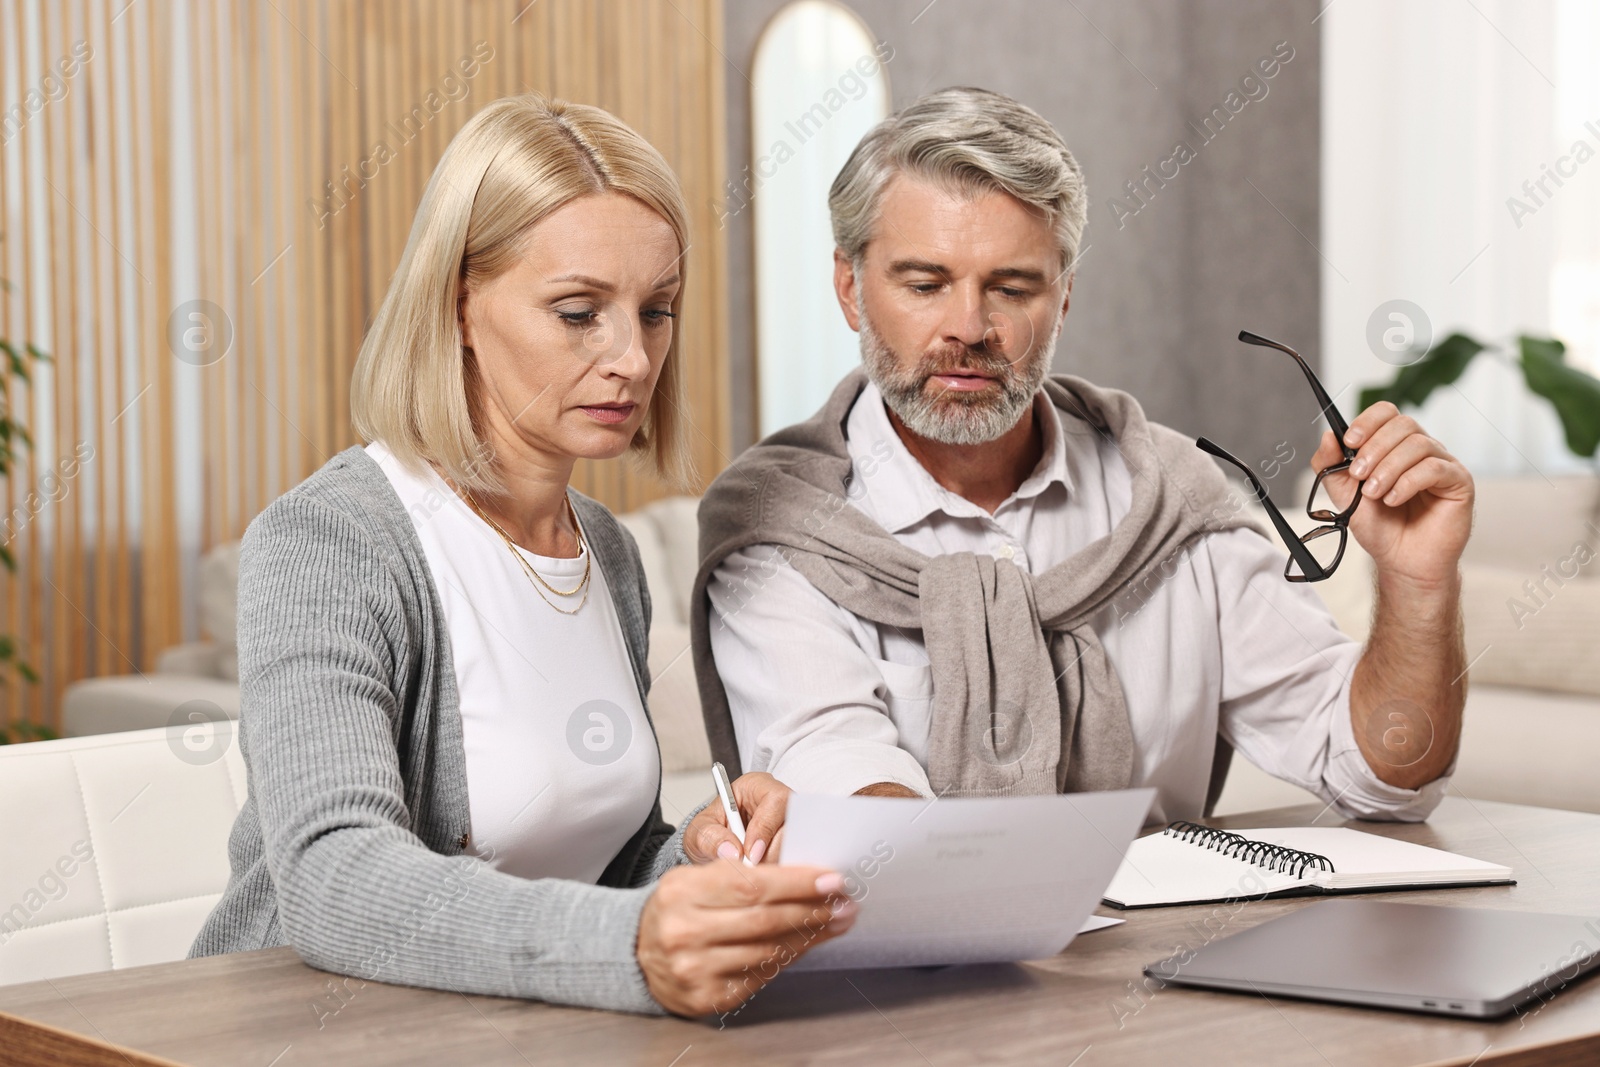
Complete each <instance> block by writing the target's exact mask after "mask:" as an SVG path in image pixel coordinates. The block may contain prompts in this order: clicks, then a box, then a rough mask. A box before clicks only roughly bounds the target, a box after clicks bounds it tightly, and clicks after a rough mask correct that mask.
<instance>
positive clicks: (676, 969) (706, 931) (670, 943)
mask: <svg viewBox="0 0 1600 1067" xmlns="http://www.w3.org/2000/svg"><path fill="white" fill-rule="evenodd" d="M746 777H748V775H747V776H746ZM856 913H857V905H856V903H855V902H854V901H853V900H851V899H850V897H849V896H847V895H845V894H844V877H843V876H842V875H840V874H838V873H837V872H835V871H829V870H824V869H823V868H820V867H780V866H778V865H776V864H767V865H765V866H762V867H746V866H744V865H743V864H741V863H740V862H739V861H738V860H737V859H735V860H718V861H716V862H715V863H712V864H710V865H708V866H704V867H676V868H674V869H672V870H670V871H668V872H667V873H666V874H665V875H663V876H662V878H661V881H660V882H658V883H657V885H656V889H655V892H653V893H651V894H650V899H649V900H647V901H645V905H644V911H643V912H641V913H640V915H639V942H638V948H637V949H636V950H635V955H636V956H637V957H638V960H639V969H640V970H641V971H642V972H643V973H644V980H645V984H646V985H647V986H649V988H650V995H651V996H652V997H654V998H655V999H656V1001H657V1003H659V1004H660V1005H661V1006H662V1007H663V1008H666V1009H667V1010H668V1011H670V1012H674V1013H676V1014H678V1015H705V1014H707V1013H710V1012H717V1011H731V1010H732V1009H733V1008H736V1007H738V1006H739V1005H740V1004H742V1003H744V1002H745V1001H746V1000H748V999H749V998H750V997H751V996H753V995H754V994H755V993H756V991H757V990H759V989H760V988H761V987H762V986H764V985H766V984H767V983H768V982H770V981H772V979H774V978H776V977H777V975H778V971H779V969H780V968H782V967H786V966H788V965H789V964H790V963H792V962H793V961H794V960H796V959H798V958H799V957H800V956H801V955H803V954H804V953H805V951H806V950H807V949H809V948H811V947H812V946H813V945H819V944H821V943H822V942H824V941H827V940H828V939H829V938H833V937H838V936H839V935H840V934H842V933H844V932H845V931H846V930H848V929H850V926H851V924H852V923H854V922H855V918H856Z"/></svg>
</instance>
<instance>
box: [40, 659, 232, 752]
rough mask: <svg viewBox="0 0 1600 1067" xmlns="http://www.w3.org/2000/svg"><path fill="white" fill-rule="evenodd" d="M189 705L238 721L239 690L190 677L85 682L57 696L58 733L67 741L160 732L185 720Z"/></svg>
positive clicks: (218, 681) (128, 676)
mask: <svg viewBox="0 0 1600 1067" xmlns="http://www.w3.org/2000/svg"><path fill="white" fill-rule="evenodd" d="M192 701H200V702H202V703H204V704H205V705H206V706H207V707H208V708H216V709H217V710H219V711H220V712H221V713H222V714H223V715H225V716H227V717H228V718H230V719H237V718H238V717H239V686H238V683H236V682H228V681H224V680H222V679H220V678H203V677H200V676H199V675H191V674H161V673H151V674H144V675H135V674H126V675H110V676H107V677H104V678H85V679H84V680H82V681H80V682H73V683H72V684H71V685H69V686H67V689H66V692H64V693H62V694H61V730H62V732H63V733H64V734H66V735H67V736H68V737H88V736H91V735H93V734H111V733H120V732H122V731H124V730H147V729H150V728H151V727H156V726H161V727H164V726H166V725H167V724H168V723H170V722H172V721H173V719H174V718H179V719H182V718H184V713H183V712H181V711H180V710H179V709H180V708H182V707H183V706H184V705H185V704H188V703H190V702H192Z"/></svg>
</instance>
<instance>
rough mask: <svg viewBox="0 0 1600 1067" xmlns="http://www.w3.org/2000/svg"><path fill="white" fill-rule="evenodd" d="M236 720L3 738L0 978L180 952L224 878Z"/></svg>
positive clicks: (27, 978) (22, 978)
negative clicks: (16, 741) (11, 741)
mask: <svg viewBox="0 0 1600 1067" xmlns="http://www.w3.org/2000/svg"><path fill="white" fill-rule="evenodd" d="M233 735H234V724H233V723H232V722H231V721H229V720H226V719H224V720H222V721H221V722H207V721H204V716H202V721H199V722H192V723H188V724H186V725H183V726H174V727H171V728H165V727H158V728H156V729H153V730H134V731H129V732H124V733H115V734H101V735H98V736H94V737H76V738H66V739H63V740H60V741H35V742H32V743H29V744H22V745H4V746H0V811H3V812H6V813H7V814H8V817H9V818H10V822H11V825H10V826H8V827H7V828H6V834H5V837H4V839H3V843H0V985H6V984H10V983H13V982H31V981H37V980H40V979H44V978H55V977H58V976H60V975H67V974H81V973H85V972H88V971H103V970H109V969H112V968H120V967H139V966H142V965H144V964H147V963H164V962H166V961H168V960H175V959H182V958H183V956H184V955H185V954H186V953H187V952H188V950H189V946H190V945H191V944H192V943H193V942H194V937H195V934H196V933H198V932H199V929H200V924H201V923H202V922H204V921H205V917H206V916H207V915H208V914H210V912H211V908H212V907H213V905H215V904H216V902H217V900H218V898H219V897H221V895H222V890H223V888H224V887H225V886H226V885H227V881H228V850H227V843H228V831H229V830H230V829H231V828H232V826H233V820H234V816H235V815H236V814H237V813H238V811H239V808H240V806H241V805H242V804H243V803H244V799H245V770H244V761H243V760H241V759H240V757H239V746H238V745H237V744H236V743H235V742H236V738H235V737H234V736H233Z"/></svg>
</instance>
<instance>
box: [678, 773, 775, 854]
mask: <svg viewBox="0 0 1600 1067" xmlns="http://www.w3.org/2000/svg"><path fill="white" fill-rule="evenodd" d="M790 792H791V790H790V789H789V787H788V786H786V785H784V784H783V783H782V782H780V781H778V780H777V779H776V778H774V777H772V775H770V774H767V773H766V772H764V771H752V772H750V773H749V774H741V775H740V776H739V777H737V778H735V779H734V780H733V802H734V803H735V804H737V805H738V806H739V817H740V818H742V819H743V820H744V847H743V848H742V849H741V848H740V846H739V839H738V838H737V837H735V836H733V831H732V830H731V829H729V828H728V816H727V813H726V812H724V811H723V810H722V804H721V803H720V802H719V801H715V800H714V801H712V802H711V803H710V804H708V805H706V807H705V808H704V809H703V810H702V811H701V812H700V814H699V815H696V816H695V817H694V821H693V822H691V823H689V828H688V829H687V830H685V831H684V832H683V850H684V851H685V852H687V853H688V854H689V858H690V859H692V860H694V861H695V862H696V863H709V862H711V861H712V860H714V859H718V858H721V859H731V860H738V859H739V858H740V857H741V856H748V857H749V858H750V862H751V863H760V862H761V861H762V859H769V860H773V861H776V860H777V856H778V845H779V843H780V840H779V839H780V838H781V837H782V831H783V817H784V812H785V811H787V810H788V807H789V793H790Z"/></svg>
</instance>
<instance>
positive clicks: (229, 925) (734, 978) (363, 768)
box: [190, 96, 855, 1014]
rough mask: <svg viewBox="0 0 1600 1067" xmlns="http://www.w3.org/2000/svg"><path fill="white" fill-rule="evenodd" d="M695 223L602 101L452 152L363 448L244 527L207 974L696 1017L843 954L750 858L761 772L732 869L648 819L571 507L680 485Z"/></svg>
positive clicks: (373, 353)
mask: <svg viewBox="0 0 1600 1067" xmlns="http://www.w3.org/2000/svg"><path fill="white" fill-rule="evenodd" d="M685 214H686V211H685V207H684V203H683V198H682V194H681V192H680V191H679V188H678V185H677V181H676V179H675V178H674V177H673V175H672V173H671V171H670V170H669V169H668V167H667V165H666V162H665V161H664V160H663V159H662V158H661V156H660V155H659V154H658V153H657V152H656V151H655V150H654V149H653V148H651V147H650V146H649V145H648V144H647V143H646V142H645V141H644V140H643V139H642V138H640V137H639V136H638V134H636V133H634V132H633V131H632V130H631V129H629V128H628V127H627V126H625V125H624V124H622V123H621V122H619V121H618V120H617V119H616V118H614V117H613V116H611V115H609V114H607V113H606V112H604V111H600V110H598V109H595V108H590V107H582V106H579V105H574V104H563V103H560V102H554V101H546V100H543V99H541V98H539V97H536V96H525V97H516V98H508V99H504V100H500V101H497V102H495V103H493V104H491V105H489V106H488V107H486V108H484V109H483V110H482V111H481V112H479V113H478V114H477V115H476V116H474V117H473V118H472V119H471V120H470V121H469V122H468V123H467V124H466V126H465V127H464V128H463V129H462V130H461V132H460V133H459V134H457V136H456V137H455V139H454V140H453V141H452V142H451V144H450V146H449V148H448V149H447V150H446V152H445V154H444V158H443V159H442V160H440V162H439V166H438V168H437V169H436V170H435V171H434V174H433V177H432V179H431V181H430V182H429V183H428V188H427V190H426V192H425V193H424V195H423V199H422V204H421V206H420V208H419V209H418V212H417V217H416V220H415V223H414V225H413V226H412V230H411V236H410V239H409V241H408V242H407V245H406V250H405V254H404V256H403V257H402V259H401V262H400V266H399V268H398V270H397V271H396V272H395V275H394V278H393V281H392V282H391V284H390V287H389V291H388V293H387V295H386V296H385V298H384V302H383V305H382V307H381V308H380V309H379V311H378V315H377V317H376V319H375V320H374V322H373V324H372V328H371V331H370V332H369V334H368V335H367V338H366V341H365V343H364V344H363V346H362V349H361V354H360V357H359V359H358V360H357V363H356V368H355V377H354V382H353V384H352V391H351V407H352V413H353V416H354V423H355V427H356V429H357V431H358V432H359V433H360V434H361V436H362V437H364V438H366V439H367V440H368V441H370V444H368V445H367V446H366V447H365V448H359V447H352V448H350V449H347V450H345V451H344V452H342V453H340V454H339V455H338V456H335V457H334V458H333V459H332V460H331V461H330V462H329V463H328V464H327V465H326V466H325V467H323V468H322V469H321V470H320V471H318V472H317V473H316V474H314V475H312V476H311V477H310V478H308V479H307V480H306V481H305V482H303V483H301V484H300V485H299V486H297V487H296V488H294V489H293V490H291V491H290V492H288V493H286V494H285V495H284V496H283V497H281V498H279V499H278V500H277V501H275V502H274V503H273V504H272V505H271V506H270V507H268V508H267V509H266V510H265V511H264V512H262V514H261V515H260V516H259V517H257V518H256V520H255V521H254V522H252V523H251V524H250V528H249V529H248V530H247V531H246V533H245V537H244V542H243V548H242V551H241V555H240V564H239V638H238V640H239V675H240V684H241V687H242V696H241V701H242V703H241V716H240V744H241V750H242V752H243V753H244V756H245V760H246V765H247V766H248V768H249V797H248V799H247V800H246V802H245V805H244V807H243V809H242V810H241V811H240V814H239V818H238V821H237V822H236V823H235V825H234V829H233V833H232V837H231V839H230V842H229V858H230V861H231V864H232V874H231V877H230V878H229V882H228V887H227V890H226V892H225V893H224V894H223V897H222V900H221V901H220V902H219V903H218V904H217V907H216V909H215V910H214V911H213V912H212V914H211V916H210V917H209V919H208V920H207V921H206V924H205V926H204V928H203V929H202V930H201V932H200V935H199V937H198V938H197V940H196V941H195V944H194V947H193V948H192V949H191V951H190V954H191V955H194V956H200V955H209V954H214V953H219V952H232V951H242V950H248V949H257V948H264V947H267V946H271V945H282V944H288V945H292V946H293V947H294V948H295V950H296V951H297V952H298V953H299V954H300V955H301V957H302V958H303V959H305V960H306V962H308V963H310V964H312V965H313V966H316V967H320V968H323V969H325V970H330V971H335V972H339V973H343V974H349V975H354V976H356V977H359V978H363V979H376V980H381V981H389V982H399V983H405V984H412V985H420V986H433V987H438V988H445V989H453V990H463V991H470V992H480V993H493V994H500V995H505V996H521V997H532V998H538V999H542V1000H549V1001H557V1002H562V1003H568V1004H582V1005H589V1006H594V1007H604V1008H617V1009H624V1010H633V1011H642V1012H651V1011H654V1012H659V1011H661V1010H663V1009H665V1010H667V1011H672V1012H677V1013H680V1014H701V1013H705V1012H710V1011H726V1010H728V1009H730V1008H732V1007H733V1006H735V1005H737V1004H738V1003H740V1002H741V1001H742V1000H744V999H745V998H746V997H748V996H749V995H750V994H751V993H753V992H754V991H755V989H757V988H759V986H760V985H761V981H760V977H759V973H760V972H762V971H763V970H764V971H766V973H769V974H770V973H773V969H772V967H771V961H772V960H773V959H775V958H776V959H780V960H784V961H787V960H788V959H790V958H793V956H795V955H798V954H799V953H801V952H804V951H805V949H806V948H807V947H809V945H810V944H815V943H819V942H820V941H822V940H826V939H827V938H829V937H833V936H836V935H837V934H839V933H841V932H843V931H844V930H845V929H848V927H849V926H850V923H851V922H852V921H853V918H854V914H855V909H854V905H853V904H852V903H851V902H850V901H849V900H848V899H846V898H841V897H839V896H838V891H839V889H840V887H841V886H842V884H843V883H842V880H841V879H840V876H839V875H838V874H837V873H834V872H830V871H825V870H820V869H815V868H796V867H779V866H777V865H775V864H772V863H767V864H760V860H761V859H762V858H763V853H764V852H765V849H766V847H767V846H768V844H770V842H771V841H772V839H773V836H774V834H775V833H776V832H777V830H778V828H779V825H780V824H781V822H782V818H783V807H784V803H785V800H786V796H787V790H786V789H784V788H783V787H782V786H781V785H779V784H778V783H777V782H775V781H774V780H773V779H771V778H770V777H768V776H766V775H755V774H752V775H745V776H743V777H742V778H740V779H739V780H738V781H737V782H736V783H735V784H734V788H735V794H736V796H737V798H738V802H739V805H740V808H741V809H742V810H743V812H744V813H745V815H746V817H747V818H748V820H749V823H750V827H749V831H748V833H747V836H746V840H747V843H748V852H746V853H743V854H741V851H740V848H739V844H738V841H737V839H736V838H735V837H734V836H733V834H732V833H731V832H730V831H729V830H728V827H727V826H726V825H725V822H724V820H723V817H722V814H721V812H720V806H718V805H712V806H711V807H709V808H702V809H698V810H697V811H696V813H695V814H694V815H693V816H692V817H691V821H690V822H689V823H688V825H687V828H686V832H684V831H679V832H674V831H673V828H672V827H671V826H669V825H667V824H666V823H664V822H663V821H662V818H661V806H660V801H659V787H660V758H659V754H658V752H657V748H656V742H655V735H654V733H653V731H652V728H651V725H650V721H649V719H648V717H647V715H646V712H645V702H644V701H645V693H646V691H647V689H648V687H649V682H648V676H647V673H646V670H647V668H646V666H645V664H646V634H647V633H648V630H649V621H650V600H649V594H648V592H647V591H646V589H645V585H644V575H643V571H642V569H641V566H640V562H639V557H638V551H637V549H636V547H635V546H634V544H633V541H632V540H631V538H630V537H629V536H628V534H627V533H625V532H624V531H623V529H622V528H621V526H620V525H619V524H618V523H617V522H616V520H615V519H614V518H613V517H612V515H611V514H610V513H609V512H608V511H607V510H606V509H605V508H604V507H602V506H601V505H599V504H597V503H595V502H594V501H592V500H590V499H588V498H587V497H585V496H583V495H582V494H580V493H578V492H576V491H575V490H573V489H571V488H570V487H569V485H568V481H569V479H570V477H571V474H572V468H573V465H574V463H575V462H576V461H577V460H578V459H599V458H613V457H616V456H620V455H621V454H622V453H624V452H626V451H628V450H629V449H634V450H637V451H640V452H643V453H644V454H645V455H646V456H648V457H649V459H650V460H651V461H653V463H654V465H655V468H656V469H657V470H658V471H659V472H660V473H661V474H663V475H664V476H666V477H668V478H673V477H678V476H681V475H682V473H683V459H682V456H683V453H682V447H681V444H680V440H679V435H680V433H681V431H682V429H683V426H682V412H683V405H682V399H681V381H682V369H681V368H680V367H679V365H678V360H679V356H678V353H677V344H676V341H675V339H674V329H673V323H674V319H676V317H677V315H678V309H679V307H680V305H681V297H682V282H681V275H682V269H683V262H684V254H685V252H686V251H687V249H688V242H687V236H686V223H685ZM707 784H708V786H709V784H710V783H709V782H708V783H707ZM719 856H720V857H721V858H720V859H718V857H719ZM741 859H749V860H751V861H752V862H754V863H756V864H757V865H756V866H748V865H745V864H743V863H741V862H737V861H739V860H741ZM691 860H692V861H694V862H695V863H696V864H704V865H703V866H699V865H696V866H690V865H687V864H689V862H690V861H691ZM730 860H731V861H732V862H730ZM713 861H715V862H713ZM830 901H831V906H830Z"/></svg>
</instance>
